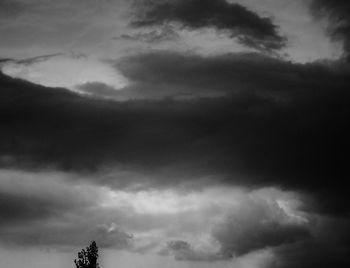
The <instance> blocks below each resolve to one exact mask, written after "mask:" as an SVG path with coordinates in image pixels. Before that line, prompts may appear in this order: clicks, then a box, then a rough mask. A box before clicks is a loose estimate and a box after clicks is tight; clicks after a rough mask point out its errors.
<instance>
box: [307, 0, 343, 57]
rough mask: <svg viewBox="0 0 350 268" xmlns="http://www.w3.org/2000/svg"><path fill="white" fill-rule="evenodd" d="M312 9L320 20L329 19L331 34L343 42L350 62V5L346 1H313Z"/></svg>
mask: <svg viewBox="0 0 350 268" xmlns="http://www.w3.org/2000/svg"><path fill="white" fill-rule="evenodd" d="M311 9H312V12H313V14H314V15H316V17H318V18H328V19H329V21H330V25H329V27H328V30H329V33H330V34H331V36H332V37H333V38H334V39H335V40H341V41H342V42H343V46H344V53H345V57H346V58H347V60H348V61H349V60H350V3H349V1H346V0H338V1H332V0H313V1H312V4H311Z"/></svg>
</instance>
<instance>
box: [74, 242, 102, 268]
mask: <svg viewBox="0 0 350 268" xmlns="http://www.w3.org/2000/svg"><path fill="white" fill-rule="evenodd" d="M97 259H98V247H97V245H96V242H95V241H92V242H91V244H90V245H89V246H88V247H86V249H82V250H81V251H80V252H78V260H77V259H75V260H74V263H75V266H76V268H99V267H100V265H99V264H98V262H97Z"/></svg>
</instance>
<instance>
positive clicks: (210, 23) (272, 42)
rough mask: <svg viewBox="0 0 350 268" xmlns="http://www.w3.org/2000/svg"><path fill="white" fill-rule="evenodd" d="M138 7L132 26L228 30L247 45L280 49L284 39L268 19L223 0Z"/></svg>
mask: <svg viewBox="0 0 350 268" xmlns="http://www.w3.org/2000/svg"><path fill="white" fill-rule="evenodd" d="M137 4H138V5H139V6H141V8H140V10H139V12H138V18H137V19H136V20H135V21H134V22H133V23H132V25H133V26H135V27H146V26H153V25H163V24H164V23H168V22H177V23H180V24H181V25H182V26H183V27H186V28H189V29H201V28H206V27H214V28H216V29H218V30H223V31H227V32H228V33H229V34H230V36H231V37H237V38H238V40H239V41H240V42H241V43H243V44H244V45H246V46H249V47H253V48H257V49H261V50H274V49H280V48H282V47H283V46H284V45H285V40H284V38H283V37H281V36H280V35H279V33H278V29H277V28H278V27H277V26H276V25H274V24H273V22H272V20H271V19H270V18H266V17H260V16H259V15H258V14H256V13H254V12H253V11H250V10H249V9H247V8H246V7H244V6H242V5H239V4H236V3H228V2H227V1H225V0H215V1H214V0H187V1H186V0H175V1H158V0H156V1H154V0H151V1H143V0H142V1H137Z"/></svg>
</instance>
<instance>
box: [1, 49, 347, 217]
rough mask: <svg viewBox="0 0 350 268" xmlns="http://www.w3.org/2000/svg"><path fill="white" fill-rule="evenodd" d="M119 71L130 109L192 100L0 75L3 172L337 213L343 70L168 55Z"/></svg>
mask: <svg viewBox="0 0 350 268" xmlns="http://www.w3.org/2000/svg"><path fill="white" fill-rule="evenodd" d="M119 67H120V68H121V71H122V72H123V74H124V75H125V76H127V78H128V79H130V80H131V81H133V83H134V84H133V85H132V86H131V88H130V90H129V88H125V89H124V90H121V91H118V92H123V94H126V96H127V94H128V93H129V94H130V96H131V98H133V94H135V90H136V92H138V93H139V92H141V93H142V90H144V91H145V92H147V90H148V89H152V87H155V88H156V89H157V90H163V91H160V93H159V94H160V96H162V95H163V94H164V92H166V91H168V92H170V94H167V95H165V96H174V95H175V96H176V94H177V93H179V92H183V91H185V92H186V90H187V91H188V92H187V93H191V94H192V95H194V96H196V97H195V98H193V99H192V100H187V101H176V100H172V99H160V100H152V99H150V100H139V101H125V102H113V101H102V100H95V99H93V98H82V97H80V96H78V95H75V94H73V93H70V92H68V91H65V90H63V89H51V88H50V89H49V88H44V87H40V86H36V85H33V84H30V83H27V82H23V81H20V80H16V79H11V78H9V77H6V76H4V75H2V77H1V88H2V90H1V102H2V105H1V113H0V114H1V124H2V129H3V131H2V132H1V134H0V135H1V140H0V141H1V155H2V158H1V159H2V165H3V166H7V167H10V166H12V167H18V166H20V167H22V168H29V167H31V168H33V167H37V168H38V167H48V166H51V167H55V168H58V169H63V170H74V171H80V172H82V171H84V172H87V171H89V172H91V171H99V170H101V169H103V168H105V167H113V166H114V167H121V168H122V169H125V170H133V172H135V173H134V175H133V176H122V175H120V176H118V178H117V179H116V177H115V176H113V175H111V176H106V177H104V178H103V179H101V180H102V181H101V182H102V183H108V184H111V185H113V184H114V183H116V184H118V183H121V184H125V183H132V182H135V181H137V180H145V181H144V182H145V183H146V182H149V183H151V184H155V185H157V186H158V187H161V186H164V185H176V184H180V185H181V183H183V182H186V181H188V180H189V178H202V177H211V178H216V179H218V180H220V181H221V182H225V183H231V184H238V185H244V186H248V187H258V186H268V185H276V186H280V187H283V188H288V189H299V190H302V191H305V192H307V193H312V194H314V195H316V197H317V200H319V199H318V198H320V200H322V205H317V206H313V205H312V206H311V207H309V208H307V209H308V210H310V209H311V210H313V209H316V208H317V210H319V211H328V212H332V213H338V214H343V213H345V212H346V213H347V211H348V208H347V206H346V205H345V204H346V202H344V200H346V197H345V195H344V191H345V189H344V187H342V182H343V181H344V179H345V178H346V177H344V174H347V163H346V160H345V158H343V156H342V154H339V150H340V151H342V152H346V151H347V150H348V149H349V142H348V138H347V137H348V134H349V133H348V130H347V129H348V128H347V123H346V122H347V120H346V118H347V117H348V115H349V113H350V111H349V106H348V99H349V93H348V90H347V88H348V83H349V76H348V69H347V68H348V67H346V66H344V65H337V64H333V63H313V64H293V63H290V62H285V61H283V60H279V59H272V58H268V57H264V56H259V55H254V54H238V55H236V54H229V55H226V56H217V57H208V58H205V57H199V56H193V55H192V56H191V55H185V56H184V55H179V54H174V53H160V54H155V53H153V54H147V55H140V56H135V57H131V58H126V59H125V60H124V61H123V62H122V63H120V65H119ZM176 89H179V91H178V92H176ZM104 90H105V89H104ZM201 91H204V92H207V94H208V95H209V96H212V98H201V94H202V92H201ZM153 92H155V93H154V94H156V92H157V91H156V90H154V91H153ZM218 92H220V94H223V95H224V96H225V97H216V94H217V93H218ZM145 95H147V93H146V94H145ZM130 96H129V97H130ZM124 177H125V178H124ZM127 177H128V178H127ZM130 178H133V179H130ZM161 178H162V179H161ZM164 178H167V179H164ZM174 178H177V179H176V180H174ZM179 178H181V179H179ZM99 179H100V178H99ZM335 182H337V183H335ZM194 185H195V184H194ZM330 197H331V198H330ZM323 202H324V203H323ZM315 204H317V202H316V203H315Z"/></svg>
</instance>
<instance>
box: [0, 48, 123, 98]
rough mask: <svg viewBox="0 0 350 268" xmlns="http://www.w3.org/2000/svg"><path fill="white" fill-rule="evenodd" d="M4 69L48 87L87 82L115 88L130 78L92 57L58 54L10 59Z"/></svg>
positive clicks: (74, 85) (72, 86)
mask: <svg viewBox="0 0 350 268" xmlns="http://www.w3.org/2000/svg"><path fill="white" fill-rule="evenodd" d="M1 69H2V72H3V73H5V74H7V75H9V76H11V77H16V78H21V79H24V80H28V81H30V82H33V83H36V84H40V85H43V86H47V87H64V88H68V89H70V90H73V91H75V92H78V93H79V92H80V91H79V86H80V85H83V84H88V83H102V84H105V85H107V86H109V87H110V88H113V89H115V90H118V89H121V88H123V87H125V86H126V85H127V84H128V82H127V79H126V78H124V77H123V76H122V75H121V74H119V73H118V72H117V71H116V70H115V68H114V67H112V66H110V65H109V64H108V63H106V62H103V61H101V60H99V59H96V58H93V57H87V56H82V55H68V54H67V55H61V54H56V55H53V56H47V57H38V58H34V59H28V60H22V61H8V62H5V63H4V64H3V65H2V68H1Z"/></svg>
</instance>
